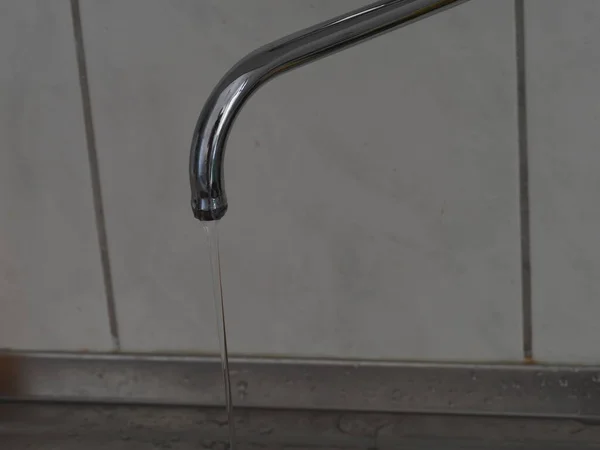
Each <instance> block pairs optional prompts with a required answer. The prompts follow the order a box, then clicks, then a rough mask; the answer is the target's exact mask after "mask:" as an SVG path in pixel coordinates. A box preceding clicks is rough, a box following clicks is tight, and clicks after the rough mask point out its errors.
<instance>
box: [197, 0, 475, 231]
mask: <svg viewBox="0 0 600 450" xmlns="http://www.w3.org/2000/svg"><path fill="white" fill-rule="evenodd" d="M465 1H467V0H382V1H378V2H375V3H372V4H370V5H368V6H365V7H363V8H360V9H357V10H355V11H352V12H349V13H347V14H344V15H342V16H339V17H336V18H334V19H331V20H328V21H326V22H323V23H320V24H318V25H315V26H313V27H310V28H307V29H304V30H301V31H298V32H297V33H294V34H291V35H289V36H287V37H284V38H282V39H280V40H277V41H274V42H272V43H270V44H267V45H265V46H264V47H261V48H259V49H258V50H255V51H254V52H252V53H250V54H249V55H247V56H246V57H245V58H243V59H242V60H240V61H239V62H238V63H237V64H236V65H235V66H233V67H232V68H231V69H230V70H229V72H227V73H226V74H225V76H224V77H223V78H222V79H221V81H220V82H219V84H218V85H217V86H216V87H215V89H214V90H213V91H212V93H211V94H210V97H208V100H207V101H206V104H205V105H204V108H203V109H202V112H201V113H200V117H199V118H198V123H197V124H196V129H195V131H194V137H193V140H192V148H191V151H190V184H191V188H192V210H193V211H194V216H195V217H196V218H197V219H199V220H202V221H209V220H219V219H220V218H222V217H223V216H224V215H225V213H226V212H227V197H226V195H225V185H224V181H223V157H224V153H225V145H226V143H227V137H228V135H229V131H230V129H231V126H232V124H233V122H234V120H235V118H236V116H237V114H238V112H239V111H240V109H241V108H242V106H244V103H245V102H246V100H248V98H249V97H250V96H251V95H252V94H253V93H254V92H255V91H256V90H257V89H258V88H259V87H260V86H261V85H262V84H264V83H265V82H267V81H269V80H270V79H272V78H274V77H275V76H276V75H279V74H282V73H285V72H287V71H289V70H291V69H294V68H296V67H299V66H301V65H303V64H308V63H310V62H312V61H315V60H316V59H318V58H322V57H325V56H328V55H331V54H333V53H335V52H337V51H339V50H343V49H345V48H348V47H350V46H352V45H354V44H358V43H360V42H364V41H366V40H367V39H370V38H372V37H375V36H379V35H381V34H383V33H385V32H387V31H391V30H393V29H396V28H398V27H401V26H403V25H408V24H409V23H413V22H415V21H417V20H419V19H422V18H425V17H427V16H429V15H432V14H435V13H436V12H439V11H442V10H444V9H446V8H448V7H451V6H455V5H457V4H459V3H463V2H465Z"/></svg>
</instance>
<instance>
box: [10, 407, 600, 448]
mask: <svg viewBox="0 0 600 450" xmlns="http://www.w3.org/2000/svg"><path fill="white" fill-rule="evenodd" d="M225 418H226V416H225V414H224V411H223V409H219V410H214V409H200V408H191V407H150V406H137V407H133V406H117V405H102V406H97V405H96V406H93V405H73V404H70V405H69V404H0V448H2V449H7V450H8V449H10V450H25V449H30V450H54V449H56V450H58V449H61V450H71V449H73V450H75V449H77V450H79V449H90V450H96V449H106V450H124V449H127V450H137V449H140V450H141V449H177V450H187V449H198V448H211V449H220V448H225V447H224V445H225V444H224V442H225V441H226V438H227V424H226V420H225ZM236 425H237V427H238V430H239V435H238V439H239V441H240V443H241V445H240V448H243V449H309V448H311V449H388V448H389V449H391V448H402V449H415V450H417V449H428V450H434V449H441V450H445V449H473V450H475V449H506V448H509V449H512V448H519V449H524V450H530V449H531V450H533V449H540V450H542V449H544V450H551V449H591V448H600V425H596V424H593V423H584V422H581V421H574V420H556V419H543V420H540V419H516V418H513V419H509V418H492V417H477V418H476V417H456V416H433V415H411V414H365V413H336V412H298V411H273V410H249V409H247V410H244V411H238V412H237V414H236Z"/></svg>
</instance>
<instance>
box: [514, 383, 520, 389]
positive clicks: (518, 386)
mask: <svg viewBox="0 0 600 450" xmlns="http://www.w3.org/2000/svg"><path fill="white" fill-rule="evenodd" d="M512 387H513V389H521V385H520V384H519V383H517V382H516V381H513V384H512Z"/></svg>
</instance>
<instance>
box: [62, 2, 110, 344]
mask: <svg viewBox="0 0 600 450" xmlns="http://www.w3.org/2000/svg"><path fill="white" fill-rule="evenodd" d="M71 16H72V19H73V35H74V38H75V51H76V56H77V68H78V70H79V86H80V88H81V103H82V106H83V120H84V124H85V139H86V143H87V150H88V158H89V164H90V175H91V179H92V194H93V197H94V211H95V214H96V230H97V232H98V244H99V247H100V258H101V262H102V274H103V278H104V290H105V293H106V306H107V310H108V322H109V326H110V334H111V337H112V341H113V347H114V350H116V351H118V350H120V347H121V344H120V341H119V326H118V322H117V311H116V306H115V295H114V291H113V282H112V273H111V269H110V258H109V255H108V238H107V233H106V221H105V218H104V207H103V202H102V189H101V186H100V169H99V167H98V152H97V147H96V135H95V133H94V122H93V119H92V105H91V99H90V87H89V83H88V74H87V65H86V58H85V48H84V45H83V29H82V25H81V12H80V9H79V0H71Z"/></svg>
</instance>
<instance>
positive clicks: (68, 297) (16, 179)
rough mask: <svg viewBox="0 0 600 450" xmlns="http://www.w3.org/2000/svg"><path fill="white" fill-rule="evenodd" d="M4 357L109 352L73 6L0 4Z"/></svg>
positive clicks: (0, 336)
mask: <svg viewBox="0 0 600 450" xmlns="http://www.w3.org/2000/svg"><path fill="white" fill-rule="evenodd" d="M0 61H2V62H3V63H2V69H0V91H1V92H2V95H0V148H1V150H0V347H3V348H13V349H49V350H83V349H88V350H110V349H111V339H110V333H109V327H108V319H107V312H106V300H105V296H104V287H103V281H102V269H101V265H100V256H99V251H98V244H97V237H96V225H95V218H94V208H93V197H92V190H91V182H90V170H89V165H88V157H87V151H86V145H85V135H84V128H83V120H82V112H81V97H80V91H79V84H78V75H77V64H76V59H75V47H74V43H73V27H72V22H71V15H70V9H69V2H68V1H53V2H48V1H45V0H7V1H2V2H1V3H0Z"/></svg>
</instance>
